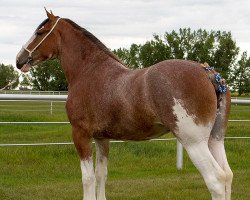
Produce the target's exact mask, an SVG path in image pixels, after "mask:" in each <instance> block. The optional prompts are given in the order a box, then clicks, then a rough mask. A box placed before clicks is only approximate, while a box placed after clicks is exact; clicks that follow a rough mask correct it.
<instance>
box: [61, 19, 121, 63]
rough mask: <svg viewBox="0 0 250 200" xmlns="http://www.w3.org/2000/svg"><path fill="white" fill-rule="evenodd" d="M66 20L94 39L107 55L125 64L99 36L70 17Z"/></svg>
mask: <svg viewBox="0 0 250 200" xmlns="http://www.w3.org/2000/svg"><path fill="white" fill-rule="evenodd" d="M64 20H65V21H66V22H68V23H69V24H70V25H72V26H73V27H74V28H75V29H77V30H79V31H81V32H82V34H84V35H85V36H86V37H87V38H88V39H90V41H92V42H93V43H94V44H96V45H97V47H98V48H100V49H101V50H102V51H104V52H105V53H106V54H107V55H109V56H110V57H112V58H113V59H115V60H116V61H118V62H119V63H121V64H123V63H122V61H121V60H120V59H119V58H118V57H117V56H116V55H115V54H114V53H113V52H112V51H110V50H109V49H108V48H107V47H106V46H105V45H104V44H103V43H102V42H101V41H100V40H99V39H98V38H96V37H95V36H94V35H93V34H92V33H90V32H89V31H87V30H86V29H85V28H82V27H81V26H79V25H78V24H76V23H75V22H73V21H72V20H70V19H65V18H64Z"/></svg>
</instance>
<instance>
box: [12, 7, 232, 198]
mask: <svg viewBox="0 0 250 200" xmlns="http://www.w3.org/2000/svg"><path fill="white" fill-rule="evenodd" d="M46 14H47V18H46V19H45V20H44V21H43V22H42V23H41V24H40V25H39V26H38V27H37V29H36V30H35V33H34V34H33V36H32V37H31V39H30V40H29V41H28V42H27V43H26V44H25V45H24V46H23V47H22V48H21V50H20V52H19V53H18V55H17V57H16V65H17V68H18V69H20V70H21V71H22V72H28V71H29V69H30V68H31V67H32V66H34V65H37V64H39V63H41V62H43V61H45V60H48V59H54V58H57V59H59V60H60V64H61V66H62V68H63V71H64V74H65V77H66V79H67V82H68V98H67V101H66V106H65V107H66V111H67V115H68V119H69V121H70V124H71V126H72V138H73V141H74V145H75V148H76V150H77V153H78V154H79V158H80V167H81V172H82V184H83V191H84V192H83V199H84V200H96V199H97V200H106V195H105V183H106V179H107V163H108V154H109V141H110V140H111V139H113V140H132V141H141V140H148V139H151V138H155V137H159V136H161V135H163V134H165V133H167V132H169V131H171V132H172V133H173V134H174V135H175V137H176V138H177V140H178V141H179V142H181V143H182V145H183V146H184V148H185V149H186V151H187V153H188V155H189V157H190V159H191V160H192V162H193V164H194V165H195V166H196V168H197V169H198V171H199V172H200V173H201V175H202V177H203V179H204V181H205V184H206V186H207V188H208V190H209V191H210V193H211V197H212V199H213V200H229V199H231V184H232V179H233V173H232V171H231V169H230V167H229V164H228V161H227V157H226V153H225V148H224V135H225V132H226V128H227V121H228V117H229V112H230V105H231V102H230V99H231V98H230V92H229V90H226V91H224V92H222V93H220V92H219V90H218V86H223V85H220V84H219V82H218V83H217V84H216V83H215V78H213V76H211V75H213V74H214V73H215V70H210V69H209V68H208V67H205V68H204V67H202V66H201V64H200V63H198V62H194V61H188V60H166V61H162V62H159V63H157V64H155V65H153V66H151V67H148V68H144V69H134V70H132V69H129V68H128V67H127V66H125V65H124V64H123V63H122V62H121V61H120V60H119V59H118V57H116V56H115V55H114V54H113V53H112V52H111V51H110V50H109V49H108V48H107V47H106V46H105V45H104V44H103V43H102V42H101V41H100V40H98V39H97V38H96V37H95V36H94V35H93V34H91V33H90V32H89V31H87V30H86V29H84V28H82V27H80V26H79V25H77V24H76V23H74V22H73V21H71V20H70V19H66V18H60V17H58V16H55V15H54V14H53V13H52V11H50V12H48V11H47V10H46ZM204 69H205V70H204ZM217 75H218V74H217ZM211 77H212V78H211ZM216 80H217V79H216ZM216 86H217V87H216ZM224 86H225V85H224ZM93 141H94V142H95V146H96V165H95V166H96V167H95V169H94V166H93V157H92V142H93Z"/></svg>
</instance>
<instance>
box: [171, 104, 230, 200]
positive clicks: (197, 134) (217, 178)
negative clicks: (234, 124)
mask: <svg viewBox="0 0 250 200" xmlns="http://www.w3.org/2000/svg"><path fill="white" fill-rule="evenodd" d="M173 110H174V114H175V116H176V119H177V121H176V128H175V130H174V133H175V135H176V137H177V138H178V140H179V141H180V142H181V143H182V144H183V146H184V148H185V149H186V150H187V152H188V155H189V157H190V159H191V160H192V162H193V163H194V165H195V166H196V168H197V169H198V170H199V172H200V173H201V174H202V176H203V178H204V180H205V183H206V185H207V187H208V189H209V191H210V193H211V195H212V199H213V200H225V179H226V175H225V172H224V171H223V170H222V168H221V167H220V166H219V164H218V163H217V162H216V160H215V159H214V157H213V155H212V154H211V152H210V150H209V148H208V139H209V137H210V133H211V130H212V124H213V121H214V119H213V118H212V117H211V121H212V122H211V123H207V124H197V123H196V122H195V121H194V119H195V117H194V116H192V115H191V116H190V115H188V113H187V112H186V110H185V108H183V107H182V105H181V104H180V103H178V102H176V105H175V106H174V107H173Z"/></svg>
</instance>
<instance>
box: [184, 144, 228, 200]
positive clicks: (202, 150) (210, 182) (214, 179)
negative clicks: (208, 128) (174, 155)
mask: <svg viewBox="0 0 250 200" xmlns="http://www.w3.org/2000/svg"><path fill="white" fill-rule="evenodd" d="M186 150H187V152H188V154H189V157H190V158H191V160H192V161H193V163H194V165H195V166H196V168H197V169H198V170H199V171H200V173H201V174H202V176H203V178H204V180H205V182H206V185H207V187H208V189H209V191H210V193H211V195H212V199H213V200H225V180H226V174H225V172H224V171H223V170H222V169H221V167H220V166H219V165H218V163H217V162H216V160H215V159H214V157H213V156H212V154H211V153H210V151H209V149H208V144H207V142H205V141H203V142H200V143H197V144H193V145H190V146H187V147H186Z"/></svg>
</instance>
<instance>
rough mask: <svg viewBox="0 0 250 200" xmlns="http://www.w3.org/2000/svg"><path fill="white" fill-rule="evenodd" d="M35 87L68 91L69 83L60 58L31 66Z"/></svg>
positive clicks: (37, 88) (41, 89)
mask: <svg viewBox="0 0 250 200" xmlns="http://www.w3.org/2000/svg"><path fill="white" fill-rule="evenodd" d="M30 73H31V76H32V79H31V82H32V85H33V89H35V90H40V91H48V90H55V91H66V90H68V89H67V88H68V84H67V81H66V79H65V76H64V73H63V70H62V68H61V66H60V63H59V61H58V60H48V61H45V62H43V63H41V64H39V65H38V66H36V67H33V68H31V71H30Z"/></svg>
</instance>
